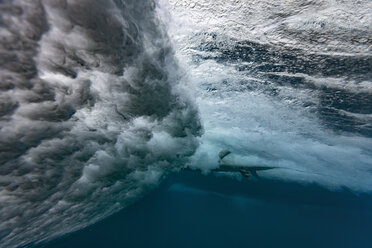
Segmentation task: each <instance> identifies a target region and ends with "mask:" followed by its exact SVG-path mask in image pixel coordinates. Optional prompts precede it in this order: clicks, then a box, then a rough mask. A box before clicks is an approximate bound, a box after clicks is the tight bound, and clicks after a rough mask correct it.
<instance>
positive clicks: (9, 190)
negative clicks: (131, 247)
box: [0, 0, 201, 247]
mask: <svg viewBox="0 0 372 248" xmlns="http://www.w3.org/2000/svg"><path fill="white" fill-rule="evenodd" d="M154 8H155V5H154V3H153V2H151V1H146V0H143V1H106V0H102V1H88V0H83V1H82V0H76V1H59V0H56V1H28V0H23V1H5V2H4V1H3V2H2V3H1V25H2V26H1V51H0V52H1V96H0V97H1V112H0V114H1V131H0V132H1V133H0V151H1V157H0V159H1V167H0V185H1V188H0V204H1V206H0V209H1V210H0V214H1V215H0V240H1V241H0V246H1V247H15V246H20V245H25V244H28V243H30V242H40V241H42V240H45V239H50V238H52V237H55V236H57V235H61V234H64V233H66V232H71V231H73V230H77V229H79V228H82V227H84V226H87V225H89V224H91V223H94V222H96V221H97V220H99V219H102V218H104V217H105V216H108V215H110V214H112V213H113V212H115V211H118V210H119V209H121V208H122V207H124V206H126V205H127V204H129V203H130V202H132V201H133V200H134V199H136V198H137V197H138V196H140V195H142V194H143V193H145V192H146V191H148V189H150V188H152V187H153V186H154V185H156V184H157V183H158V181H159V179H160V178H161V177H162V175H163V174H164V173H165V172H167V171H169V170H171V169H174V168H177V167H180V166H183V165H184V164H185V163H186V162H187V160H188V158H189V156H190V155H192V154H193V153H194V151H195V149H196V147H197V144H198V142H197V140H196V138H195V137H196V136H198V135H200V134H201V126H200V123H199V120H198V114H197V110H196V107H195V106H194V104H192V103H191V102H190V101H189V100H188V96H186V95H185V93H183V91H184V90H182V85H179V77H180V73H179V69H178V67H177V63H176V61H175V59H174V57H173V51H172V47H171V46H170V43H169V40H168V38H167V34H166V33H165V32H164V29H163V27H162V24H160V23H159V21H158V19H157V17H156V13H155V12H154Z"/></svg>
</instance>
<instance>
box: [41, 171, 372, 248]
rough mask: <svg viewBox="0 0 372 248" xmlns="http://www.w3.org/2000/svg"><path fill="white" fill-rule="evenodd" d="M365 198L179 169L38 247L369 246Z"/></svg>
mask: <svg viewBox="0 0 372 248" xmlns="http://www.w3.org/2000/svg"><path fill="white" fill-rule="evenodd" d="M371 207H372V196H368V195H355V194H353V193H351V192H349V191H348V190H347V189H346V188H345V189H344V190H342V191H338V192H331V191H328V190H326V189H324V188H321V187H319V186H316V185H307V186H304V185H300V184H295V183H289V182H278V181H266V180H260V181H255V180H242V181H237V180H235V179H229V178H222V177H216V176H213V175H208V176H204V175H200V174H197V173H193V172H182V173H179V174H173V175H171V176H170V177H168V178H167V179H166V180H165V181H163V183H162V184H161V185H160V186H159V188H158V189H157V190H155V191H154V192H152V193H150V194H149V195H147V196H146V197H145V198H144V199H142V200H140V201H138V202H137V203H136V204H134V205H132V206H130V207H129V208H126V209H125V210H123V211H121V212H119V213H117V214H115V215H113V216H111V217H109V218H107V219H105V220H103V221H102V222H100V223H97V224H95V225H93V226H90V227H88V228H86V229H84V230H81V231H78V232H76V233H72V234H70V235H67V236H65V237H62V238H60V239H57V240H54V241H52V242H51V243H48V244H44V245H43V246H42V247H47V248H62V247H90V248H94V247H97V248H98V247H111V248H115V247H162V248H165V247H172V248H173V247H179V248H183V247H185V248H186V247H213V248H216V247H338V248H341V247H353V248H359V247H360V248H367V247H371V244H372V235H371V230H372V208H371Z"/></svg>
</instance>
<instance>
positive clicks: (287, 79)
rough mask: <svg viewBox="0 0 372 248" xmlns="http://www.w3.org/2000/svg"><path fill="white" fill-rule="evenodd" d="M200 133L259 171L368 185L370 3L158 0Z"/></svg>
mask: <svg viewBox="0 0 372 248" xmlns="http://www.w3.org/2000/svg"><path fill="white" fill-rule="evenodd" d="M160 9H161V11H162V12H163V14H162V18H163V19H164V20H165V22H167V23H169V25H168V32H169V35H170V37H171V39H172V40H173V41H174V44H175V47H176V51H177V56H178V57H179V60H180V61H182V63H183V66H184V67H185V68H187V70H188V72H189V81H188V83H189V85H190V86H189V87H190V88H191V89H192V90H193V91H194V95H195V96H196V102H197V105H198V106H199V108H200V115H201V119H202V124H203V127H204V129H205V134H204V135H203V137H202V139H201V146H200V147H199V149H198V151H197V153H196V154H195V156H194V157H193V162H192V166H194V167H197V168H201V169H204V170H206V171H208V170H209V169H210V168H215V167H216V166H217V164H218V161H217V159H218V158H217V156H216V154H218V152H219V151H220V150H222V149H229V150H230V151H231V152H232V154H234V158H231V159H234V162H235V163H237V164H240V165H244V164H250V163H251V164H265V165H269V166H278V167H281V168H282V169H277V170H270V171H265V172H261V173H259V174H260V176H262V177H267V178H275V179H280V180H290V181H299V182H304V183H306V184H308V183H317V184H321V185H323V186H326V187H328V188H330V189H334V190H337V189H341V188H345V187H346V188H349V189H351V190H352V191H354V192H369V193H370V192H371V191H372V72H371V68H372V50H371V47H372V27H371V25H370V23H372V11H371V10H372V3H371V1H322V0H319V1H284V0H283V1H266V0H253V1H239V0H234V1H233V0H229V1H215V0H203V1H194V0H183V1H182V0H181V1H179V0H177V1H176V0H164V1H161V8H160Z"/></svg>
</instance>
